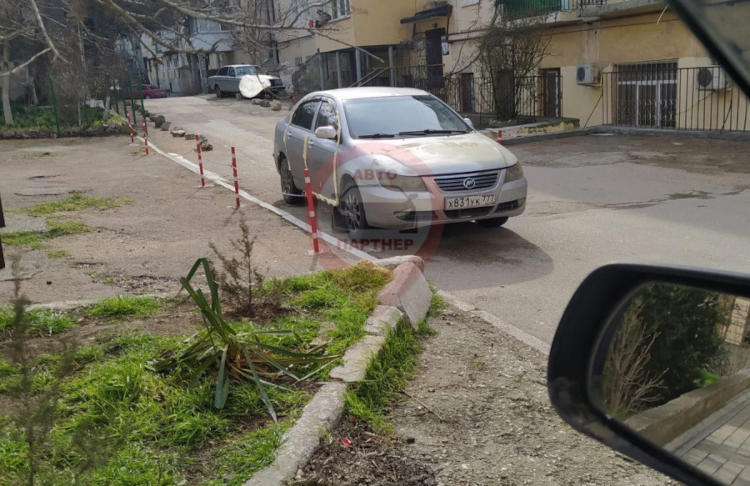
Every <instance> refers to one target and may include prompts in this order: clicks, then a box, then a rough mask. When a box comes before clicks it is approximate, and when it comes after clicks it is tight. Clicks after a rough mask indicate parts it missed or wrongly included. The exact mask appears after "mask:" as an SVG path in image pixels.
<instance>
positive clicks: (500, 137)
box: [497, 130, 503, 145]
mask: <svg viewBox="0 0 750 486" xmlns="http://www.w3.org/2000/svg"><path fill="white" fill-rule="evenodd" d="M497 143H499V144H500V145H502V144H503V131H502V130H498V131H497Z"/></svg>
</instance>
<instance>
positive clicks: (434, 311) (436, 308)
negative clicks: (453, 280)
mask: <svg viewBox="0 0 750 486" xmlns="http://www.w3.org/2000/svg"><path fill="white" fill-rule="evenodd" d="M430 289H431V290H432V300H431V301H430V308H429V309H428V310H427V316H429V317H435V316H436V315H438V314H439V313H440V311H441V310H443V309H445V299H443V298H442V297H440V296H439V295H438V293H437V289H436V288H435V287H434V286H433V285H432V284H430Z"/></svg>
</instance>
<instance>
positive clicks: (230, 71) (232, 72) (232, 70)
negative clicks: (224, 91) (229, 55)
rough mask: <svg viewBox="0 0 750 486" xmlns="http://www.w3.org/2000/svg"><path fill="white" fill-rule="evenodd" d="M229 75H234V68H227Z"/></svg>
mask: <svg viewBox="0 0 750 486" xmlns="http://www.w3.org/2000/svg"><path fill="white" fill-rule="evenodd" d="M227 76H234V68H229V69H227Z"/></svg>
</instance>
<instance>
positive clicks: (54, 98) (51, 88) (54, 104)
mask: <svg viewBox="0 0 750 486" xmlns="http://www.w3.org/2000/svg"><path fill="white" fill-rule="evenodd" d="M49 92H50V95H51V96H52V111H53V113H54V114H55V126H56V127H57V136H58V137H59V136H60V115H59V113H58V112H57V96H55V80H53V79H52V76H50V77H49Z"/></svg>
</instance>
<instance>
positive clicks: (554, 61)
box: [540, 12, 707, 126]
mask: <svg viewBox="0 0 750 486" xmlns="http://www.w3.org/2000/svg"><path fill="white" fill-rule="evenodd" d="M658 17H659V12H655V13H649V14H644V15H638V16H632V17H623V18H617V19H611V20H602V21H598V22H591V23H588V24H582V25H580V24H579V25H571V26H564V27H558V28H556V29H554V30H552V33H551V35H550V45H549V55H548V56H546V57H545V59H544V61H543V62H542V63H541V65H540V68H560V73H561V76H562V114H563V116H566V117H572V118H578V119H579V120H580V123H581V126H584V125H585V124H586V120H587V119H588V126H593V125H598V124H601V123H602V122H603V121H604V120H603V119H602V117H603V115H604V112H605V110H604V108H603V106H602V105H603V104H604V103H605V101H606V100H607V96H602V88H601V86H598V87H597V86H593V87H592V86H583V85H578V84H576V66H577V65H579V64H586V63H594V64H596V65H598V66H599V67H600V69H601V70H602V71H603V72H607V71H611V70H612V68H613V65H615V64H626V63H638V62H648V61H666V60H678V59H682V58H686V59H691V60H693V61H691V62H694V63H699V62H700V60H701V59H703V60H705V59H706V58H707V54H706V51H705V49H704V48H703V46H702V45H701V44H700V42H699V41H698V39H696V38H695V36H693V34H692V33H691V32H690V31H689V30H688V29H687V27H686V26H685V25H684V24H683V23H682V22H681V21H680V20H679V19H677V18H676V17H675V16H674V15H673V14H671V13H666V14H665V15H664V16H663V17H662V19H661V21H660V22H659V23H658V24H657V22H656V21H657V19H658ZM694 65H696V64H694ZM697 65H705V64H697ZM679 66H680V67H683V66H682V65H679ZM607 108H609V107H607Z"/></svg>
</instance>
